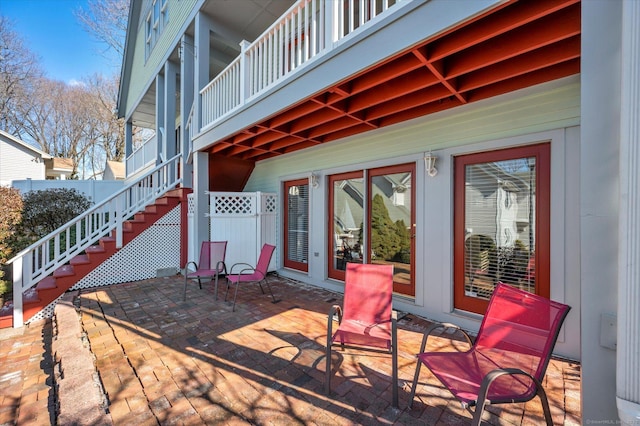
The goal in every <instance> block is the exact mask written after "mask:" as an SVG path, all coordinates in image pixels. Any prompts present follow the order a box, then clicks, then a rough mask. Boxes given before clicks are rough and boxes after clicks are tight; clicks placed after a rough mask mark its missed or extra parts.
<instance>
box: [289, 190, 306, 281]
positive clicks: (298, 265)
mask: <svg viewBox="0 0 640 426" xmlns="http://www.w3.org/2000/svg"><path fill="white" fill-rule="evenodd" d="M300 185H307V186H308V185H309V180H308V179H297V180H290V181H286V182H284V183H283V188H284V191H283V192H284V197H282V199H283V200H282V202H283V206H282V207H283V208H282V211H283V212H284V214H283V216H284V218H283V222H284V231H283V233H282V247H283V248H284V249H283V252H284V254H283V257H284V262H283V264H284V267H285V268H290V269H295V270H296V271H302V272H309V264H308V263H304V262H297V261H295V260H291V259H289V244H287V241H288V239H289V188H291V187H292V186H300ZM307 219H308V218H307Z"/></svg>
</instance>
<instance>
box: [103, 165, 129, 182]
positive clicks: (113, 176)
mask: <svg viewBox="0 0 640 426" xmlns="http://www.w3.org/2000/svg"><path fill="white" fill-rule="evenodd" d="M125 177H126V173H125V165H124V162H122V161H107V162H106V164H105V166H104V174H103V175H102V180H124V179H125Z"/></svg>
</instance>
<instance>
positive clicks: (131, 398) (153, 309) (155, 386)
mask: <svg viewBox="0 0 640 426" xmlns="http://www.w3.org/2000/svg"><path fill="white" fill-rule="evenodd" d="M182 283H183V281H182V277H181V276H175V277H165V278H157V279H151V280H145V281H140V282H134V283H126V284H119V285H113V286H109V287H102V288H98V289H93V290H83V291H82V292H81V293H80V294H79V295H78V299H77V300H76V303H75V304H76V306H78V310H79V319H80V321H81V326H82V328H83V330H84V333H85V336H86V341H87V344H88V345H89V347H90V350H91V352H92V353H93V355H94V356H95V366H96V368H97V376H98V377H99V381H100V383H101V385H102V389H103V390H104V393H105V401H106V404H107V405H108V408H107V410H106V411H105V413H104V416H105V419H106V420H105V421H112V422H113V424H141V425H146V424H149V425H157V424H162V425H165V424H167V425H169V424H184V425H191V424H193V425H200V424H230V425H246V424H259V425H281V424H282V425H289V424H309V425H353V424H364V425H366V424H442V425H454V424H460V423H462V424H465V423H468V422H469V419H470V418H471V414H470V413H469V412H467V411H465V410H463V409H462V408H461V407H460V404H458V403H456V402H455V400H453V399H452V398H451V396H450V394H448V393H447V392H446V390H444V389H442V387H441V386H440V385H439V382H438V381H437V380H436V379H435V378H434V377H433V376H432V375H431V373H430V372H429V371H428V370H427V369H426V368H423V369H422V370H421V374H420V381H419V387H418V391H417V396H416V399H415V402H414V404H413V408H412V409H408V408H407V405H408V402H409V401H408V395H409V391H410V389H409V388H410V384H411V381H412V379H413V374H414V371H415V357H414V354H415V353H416V352H417V350H418V347H419V345H420V340H421V334H420V332H421V331H423V330H424V329H425V328H426V326H427V325H428V323H427V322H426V321H425V320H423V319H421V318H418V317H416V316H414V315H406V316H404V317H403V318H401V319H400V320H399V324H398V325H399V332H398V341H399V358H398V365H399V382H400V383H399V386H401V389H400V392H399V394H400V409H399V410H398V409H394V408H392V407H391V405H390V401H391V390H392V389H391V383H390V381H391V370H390V368H391V367H390V365H391V364H390V357H389V356H388V355H386V354H379V353H371V352H364V351H356V350H351V349H349V350H345V351H340V350H336V351H334V352H333V357H332V365H333V370H334V374H333V376H332V393H331V395H330V396H325V395H324V391H323V386H324V377H325V372H324V368H325V358H324V354H325V343H326V327H327V313H328V311H329V307H330V306H331V305H332V304H333V303H336V301H337V302H338V303H339V302H340V300H341V295H339V294H335V293H331V292H328V291H325V290H322V289H319V288H316V287H312V286H308V285H305V284H301V283H298V282H294V281H290V280H286V279H282V278H277V279H274V280H273V281H272V288H273V290H274V293H275V294H276V297H277V298H279V299H280V301H279V302H278V303H275V304H274V303H271V299H270V296H269V295H268V294H267V295H263V294H262V293H261V292H260V289H259V287H258V286H249V287H247V288H243V289H241V290H240V293H239V294H238V301H237V304H236V312H232V311H231V305H230V304H229V303H225V302H224V301H223V300H222V299H223V298H224V290H225V289H226V286H222V288H221V293H220V296H221V298H220V300H218V301H214V298H213V288H212V286H210V285H203V287H204V288H203V289H202V290H200V289H199V288H198V286H197V285H193V286H189V288H188V290H187V301H186V302H182V293H181V292H182V285H183V284H182ZM60 326H61V325H59V327H60ZM32 327H34V326H32ZM32 327H28V328H26V329H25V330H27V331H31V329H32ZM35 327H40V328H41V329H42V330H45V329H46V323H45V324H44V325H39V326H35ZM27 331H25V332H24V334H25V335H26V334H28V333H27ZM34 334H37V333H34ZM36 337H38V338H39V340H38V338H36ZM454 337H455V336H454ZM42 340H43V339H42V336H41V335H40V336H35V337H31V340H30V342H31V343H30V344H31V345H33V346H36V347H38V346H39V347H40V353H41V355H42V354H43V353H44V352H46V348H45V347H44V346H43V343H42ZM0 345H2V346H0V349H1V351H0V352H1V355H2V357H3V359H2V361H3V362H2V366H1V367H0V380H6V381H9V382H10V381H11V380H12V376H10V374H11V373H10V372H5V362H4V360H5V358H4V357H5V356H7V355H6V353H7V352H8V351H7V350H8V349H9V346H8V344H7V342H6V341H5V339H0ZM430 345H432V346H434V347H435V346H438V345H440V346H442V347H443V348H448V349H452V345H455V346H461V343H460V342H458V341H456V340H455V339H454V340H452V338H451V336H449V335H446V336H443V337H439V338H435V339H430ZM14 358H15V360H16V362H18V363H20V362H27V361H25V359H24V357H23V358H20V357H19V355H18V354H17V353H16V354H15V357H14ZM14 374H15V373H14ZM39 375H43V374H42V373H41V374H37V372H36V371H33V372H32V373H31V375H30V377H29V379H31V380H32V382H33V380H37V379H35V377H38V376H39ZM44 376H45V377H46V374H44ZM25 379H26V377H21V380H23V381H24V380H25ZM14 381H17V379H15V378H14ZM25 383H26V382H25ZM579 386H580V367H579V365H578V364H576V363H570V362H561V361H559V360H552V362H551V364H550V366H549V369H548V373H547V377H546V379H545V387H546V389H547V392H548V394H549V399H550V404H551V409H552V413H553V416H554V422H555V423H556V424H565V425H570V424H580V406H579V403H580V399H579V394H580V388H579ZM21 392H22V393H21ZM13 395H14V396H13V398H14V400H11V399H9V398H5V397H4V389H3V401H2V407H1V408H2V411H0V416H2V417H0V425H3V424H5V423H7V424H11V421H12V420H15V419H16V416H20V414H21V412H22V411H23V404H24V405H25V407H27V408H25V410H24V411H25V412H27V414H25V415H30V414H28V413H32V412H33V409H31V408H30V407H28V405H29V404H32V403H33V402H32V400H33V397H31V398H32V399H25V398H27V395H26V394H25V393H24V391H23V390H22V389H20V390H18V389H17V388H16V390H15V391H14V393H13ZM21 398H22V402H21ZM27 401H28V402H27ZM37 401H38V398H36V402H37ZM45 406H46V405H45ZM11 407H14V408H13V409H12V408H11ZM40 415H41V416H42V413H40ZM46 420H47V422H48V421H49V418H48V417H47V419H46ZM487 420H488V421H489V422H490V423H491V424H518V425H519V424H536V423H539V422H540V421H541V420H542V413H541V409H540V403H539V401H538V400H537V399H536V400H533V401H531V402H529V403H526V404H511V405H507V406H495V407H490V408H489V413H488V414H487ZM47 422H45V423H43V424H46V423H47ZM34 424H35V423H34ZM79 424H82V422H81V421H80V423H79Z"/></svg>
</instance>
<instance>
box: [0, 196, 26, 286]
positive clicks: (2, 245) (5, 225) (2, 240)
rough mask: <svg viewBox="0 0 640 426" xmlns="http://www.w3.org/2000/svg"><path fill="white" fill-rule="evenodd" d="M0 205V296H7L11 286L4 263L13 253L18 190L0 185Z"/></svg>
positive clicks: (19, 205) (19, 203)
mask: <svg viewBox="0 0 640 426" xmlns="http://www.w3.org/2000/svg"><path fill="white" fill-rule="evenodd" d="M0 206H1V207H0V298H2V297H4V298H7V296H9V295H10V294H11V289H12V286H11V283H10V282H9V281H8V279H5V272H6V270H5V263H6V261H7V260H9V259H10V258H11V257H12V253H14V250H13V246H12V244H11V240H12V237H13V235H14V234H15V232H16V230H17V227H18V224H19V223H20V218H21V215H22V206H23V203H22V197H21V196H20V191H18V190H17V189H15V188H9V187H4V186H0ZM7 278H10V277H7Z"/></svg>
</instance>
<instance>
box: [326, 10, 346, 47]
mask: <svg viewBox="0 0 640 426" xmlns="http://www.w3.org/2000/svg"><path fill="white" fill-rule="evenodd" d="M341 5H342V1H341V0H340V1H337V0H336V1H334V0H328V1H325V3H324V7H325V11H324V13H325V17H326V18H325V20H324V24H325V30H324V46H325V49H331V47H332V46H333V43H334V42H335V41H336V40H338V38H339V35H338V28H339V27H340V26H339V25H338V21H339V20H340V7H341Z"/></svg>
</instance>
